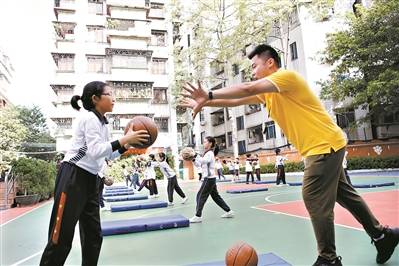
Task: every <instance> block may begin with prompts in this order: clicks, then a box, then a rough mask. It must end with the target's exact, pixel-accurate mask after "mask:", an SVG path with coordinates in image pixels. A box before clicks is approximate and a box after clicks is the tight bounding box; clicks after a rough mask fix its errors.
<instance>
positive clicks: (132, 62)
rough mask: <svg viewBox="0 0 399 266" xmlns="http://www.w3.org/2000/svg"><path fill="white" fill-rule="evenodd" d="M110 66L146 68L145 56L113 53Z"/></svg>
mask: <svg viewBox="0 0 399 266" xmlns="http://www.w3.org/2000/svg"><path fill="white" fill-rule="evenodd" d="M112 67H114V68H131V69H147V68H148V65H147V58H146V57H144V56H133V55H127V56H125V55H113V56H112Z"/></svg>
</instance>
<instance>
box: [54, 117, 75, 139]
mask: <svg viewBox="0 0 399 266" xmlns="http://www.w3.org/2000/svg"><path fill="white" fill-rule="evenodd" d="M51 120H53V122H54V123H55V124H56V125H57V129H56V132H55V135H56V136H63V135H71V134H72V117H52V118H51Z"/></svg>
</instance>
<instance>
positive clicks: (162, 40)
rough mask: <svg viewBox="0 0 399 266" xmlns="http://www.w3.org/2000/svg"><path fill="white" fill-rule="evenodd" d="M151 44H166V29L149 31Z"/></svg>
mask: <svg viewBox="0 0 399 266" xmlns="http://www.w3.org/2000/svg"><path fill="white" fill-rule="evenodd" d="M151 44H152V45H155V46H166V31H158V30H152V31H151Z"/></svg>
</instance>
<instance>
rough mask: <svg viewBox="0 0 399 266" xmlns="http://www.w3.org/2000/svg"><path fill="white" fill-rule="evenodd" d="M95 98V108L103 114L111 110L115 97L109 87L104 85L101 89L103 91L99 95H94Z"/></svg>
mask: <svg viewBox="0 0 399 266" xmlns="http://www.w3.org/2000/svg"><path fill="white" fill-rule="evenodd" d="M95 98H96V102H95V104H96V110H97V111H98V112H99V113H101V114H105V113H108V112H112V109H113V108H114V104H115V97H114V94H113V92H112V89H111V87H109V86H105V87H104V89H103V93H101V97H100V98H98V97H95Z"/></svg>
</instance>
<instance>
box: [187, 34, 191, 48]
mask: <svg viewBox="0 0 399 266" xmlns="http://www.w3.org/2000/svg"><path fill="white" fill-rule="evenodd" d="M190 41H191V40H190V34H187V47H190Z"/></svg>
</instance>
